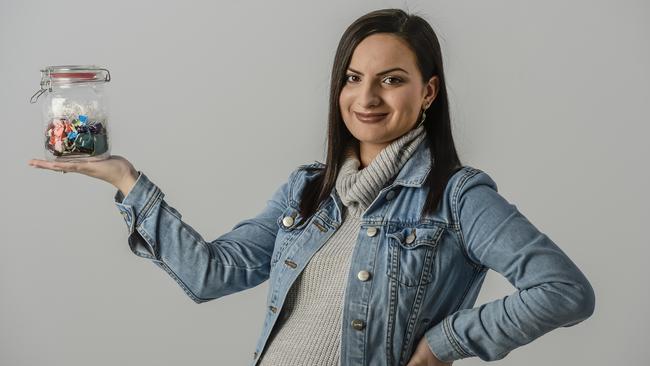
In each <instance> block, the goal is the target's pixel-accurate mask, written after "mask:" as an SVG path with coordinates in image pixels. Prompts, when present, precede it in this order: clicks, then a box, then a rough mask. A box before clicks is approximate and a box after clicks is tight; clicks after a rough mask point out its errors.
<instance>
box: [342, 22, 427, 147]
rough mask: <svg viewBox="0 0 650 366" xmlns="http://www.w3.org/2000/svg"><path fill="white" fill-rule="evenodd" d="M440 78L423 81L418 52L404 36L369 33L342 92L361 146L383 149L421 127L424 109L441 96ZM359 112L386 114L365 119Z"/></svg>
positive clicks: (345, 116) (346, 118)
mask: <svg viewBox="0 0 650 366" xmlns="http://www.w3.org/2000/svg"><path fill="white" fill-rule="evenodd" d="M398 68H399V69H398ZM437 79H438V78H437V76H434V77H433V78H431V80H429V82H428V83H423V82H422V75H421V73H420V71H419V69H418V66H417V61H416V56H415V53H413V51H411V49H410V48H409V47H408V45H407V43H405V42H404V41H403V40H401V39H400V38H398V37H396V36H393V35H391V34H388V33H378V34H373V35H370V36H368V37H366V38H364V39H363V40H362V41H361V42H360V43H359V44H358V45H357V47H356V48H355V50H354V52H353V54H352V58H351V60H350V64H349V67H348V69H347V73H346V80H345V84H344V86H343V89H342V90H341V94H340V96H339V104H340V108H341V116H342V117H343V121H344V122H345V125H346V127H347V128H348V130H349V131H350V133H351V134H352V135H353V136H354V137H355V138H356V139H357V140H359V143H360V146H361V149H362V150H363V149H366V150H380V149H382V148H383V147H385V146H386V145H388V144H389V143H390V142H391V141H393V140H395V139H396V138H398V137H399V136H401V135H403V134H404V133H406V132H408V131H409V130H410V129H412V128H413V127H415V125H416V124H417V123H419V122H420V121H419V117H420V111H421V110H422V108H423V107H428V106H429V105H430V104H431V102H432V101H433V99H434V98H435V95H436V92H437ZM357 113H375V114H376V113H381V114H385V115H384V117H383V118H381V119H380V120H378V121H367V120H365V121H364V120H363V118H362V117H361V116H359V115H358V114H357Z"/></svg>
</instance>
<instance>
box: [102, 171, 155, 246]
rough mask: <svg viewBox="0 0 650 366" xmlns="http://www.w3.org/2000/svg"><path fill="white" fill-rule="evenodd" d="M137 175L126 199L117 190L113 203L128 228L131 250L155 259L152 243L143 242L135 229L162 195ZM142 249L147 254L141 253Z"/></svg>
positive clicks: (142, 177) (140, 174)
mask: <svg viewBox="0 0 650 366" xmlns="http://www.w3.org/2000/svg"><path fill="white" fill-rule="evenodd" d="M138 173H139V175H138V179H137V180H136V181H135V184H134V185H133V187H132V188H131V190H130V191H129V193H128V194H127V195H126V197H125V196H124V194H123V193H122V192H121V191H120V190H119V189H118V190H117V192H116V193H115V196H114V201H115V206H117V208H118V210H119V211H120V213H121V214H122V217H123V218H124V221H125V222H126V225H127V227H128V230H129V244H130V245H131V250H132V251H133V252H134V253H135V254H137V255H139V256H141V257H146V258H151V257H152V256H154V257H155V255H154V253H155V252H154V248H153V245H152V243H150V242H149V241H147V240H143V239H144V238H142V236H140V235H139V233H138V232H136V229H137V228H138V227H139V226H140V225H141V224H142V222H143V221H144V220H145V219H146V217H147V215H148V214H149V212H150V211H151V209H152V208H153V207H154V206H155V204H156V203H158V202H160V201H161V200H162V198H163V197H164V194H163V193H162V191H161V190H160V188H158V186H156V185H155V184H154V183H153V182H151V181H150V180H149V178H148V177H147V176H146V175H145V174H144V173H143V172H141V171H138ZM147 237H148V236H147ZM138 248H140V249H138ZM143 248H144V249H146V251H147V252H149V253H148V254H145V253H142V250H141V249H143Z"/></svg>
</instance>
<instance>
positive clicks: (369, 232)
mask: <svg viewBox="0 0 650 366" xmlns="http://www.w3.org/2000/svg"><path fill="white" fill-rule="evenodd" d="M366 234H367V235H368V236H375V234H377V228H376V227H369V228H368V229H367V230H366Z"/></svg>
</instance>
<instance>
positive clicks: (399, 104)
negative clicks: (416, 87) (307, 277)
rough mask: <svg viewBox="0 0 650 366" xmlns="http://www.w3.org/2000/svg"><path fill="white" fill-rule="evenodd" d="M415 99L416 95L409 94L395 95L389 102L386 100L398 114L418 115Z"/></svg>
mask: <svg viewBox="0 0 650 366" xmlns="http://www.w3.org/2000/svg"><path fill="white" fill-rule="evenodd" d="M417 98H418V96H417V94H415V93H411V92H404V93H395V94H392V95H391V96H390V100H387V103H388V104H390V105H391V107H392V108H393V109H395V110H396V111H399V113H400V114H403V115H411V114H413V113H419V109H418V104H416V103H417V100H418V99H417Z"/></svg>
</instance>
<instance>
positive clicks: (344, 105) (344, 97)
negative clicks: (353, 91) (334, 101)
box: [339, 89, 351, 112]
mask: <svg viewBox="0 0 650 366" xmlns="http://www.w3.org/2000/svg"><path fill="white" fill-rule="evenodd" d="M350 103H351V96H350V93H349V92H347V91H346V90H345V89H343V90H341V94H340V95H339V105H340V106H341V112H347V111H348V109H349V107H350Z"/></svg>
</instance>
